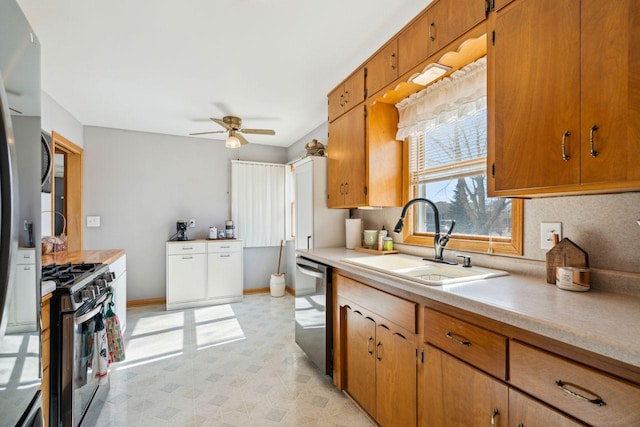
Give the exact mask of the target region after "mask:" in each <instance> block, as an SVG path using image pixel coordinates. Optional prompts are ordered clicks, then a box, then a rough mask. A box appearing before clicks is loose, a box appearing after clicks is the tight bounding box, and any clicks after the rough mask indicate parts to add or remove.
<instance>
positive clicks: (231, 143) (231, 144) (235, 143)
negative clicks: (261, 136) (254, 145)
mask: <svg viewBox="0 0 640 427" xmlns="http://www.w3.org/2000/svg"><path fill="white" fill-rule="evenodd" d="M241 145H242V144H240V140H239V139H238V137H237V136H235V135H233V134H231V135H229V136H228V137H227V139H226V141H225V142H224V146H225V147H227V148H240V146H241Z"/></svg>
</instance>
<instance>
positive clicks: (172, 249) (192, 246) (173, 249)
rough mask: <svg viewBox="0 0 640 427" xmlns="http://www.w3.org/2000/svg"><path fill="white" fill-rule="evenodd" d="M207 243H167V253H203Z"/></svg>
mask: <svg viewBox="0 0 640 427" xmlns="http://www.w3.org/2000/svg"><path fill="white" fill-rule="evenodd" d="M206 246H207V244H206V243H204V242H198V243H167V255H182V254H203V253H205V250H206Z"/></svg>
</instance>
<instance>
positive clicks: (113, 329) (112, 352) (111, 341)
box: [105, 294, 124, 364]
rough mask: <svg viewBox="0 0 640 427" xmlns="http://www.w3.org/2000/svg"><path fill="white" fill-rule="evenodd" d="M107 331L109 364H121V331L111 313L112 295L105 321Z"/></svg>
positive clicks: (114, 315)
mask: <svg viewBox="0 0 640 427" xmlns="http://www.w3.org/2000/svg"><path fill="white" fill-rule="evenodd" d="M105 323H106V329H107V342H108V345H109V364H112V363H114V362H122V361H123V360H124V341H123V340H122V330H121V329H120V319H118V316H117V315H116V313H114V311H113V294H112V295H111V301H110V302H109V310H107V319H106V320H105Z"/></svg>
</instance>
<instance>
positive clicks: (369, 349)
mask: <svg viewBox="0 0 640 427" xmlns="http://www.w3.org/2000/svg"><path fill="white" fill-rule="evenodd" d="M367 352H369V354H373V337H369V341H367Z"/></svg>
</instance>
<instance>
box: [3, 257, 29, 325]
mask: <svg viewBox="0 0 640 427" xmlns="http://www.w3.org/2000/svg"><path fill="white" fill-rule="evenodd" d="M15 278H16V279H15V280H16V282H15V288H14V294H13V296H14V298H13V304H12V306H13V310H12V314H13V316H11V317H13V320H11V317H10V320H9V321H12V322H13V323H14V324H16V325H32V326H33V327H34V328H35V324H36V305H35V304H36V266H35V265H24V264H23V265H20V264H19V265H17V266H16V276H15Z"/></svg>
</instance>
